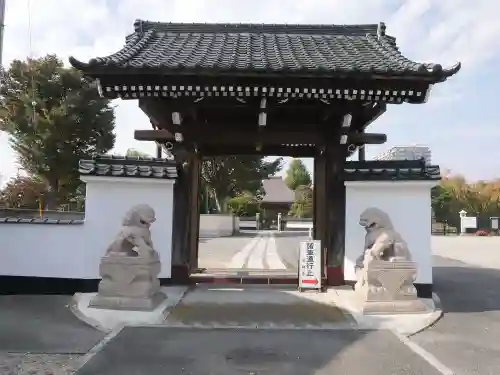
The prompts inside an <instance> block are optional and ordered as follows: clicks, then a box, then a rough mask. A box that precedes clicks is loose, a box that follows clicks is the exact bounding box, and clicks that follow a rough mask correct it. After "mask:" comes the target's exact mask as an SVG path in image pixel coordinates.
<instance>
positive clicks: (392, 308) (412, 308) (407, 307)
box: [361, 299, 429, 315]
mask: <svg viewBox="0 0 500 375" xmlns="http://www.w3.org/2000/svg"><path fill="white" fill-rule="evenodd" d="M361 311H362V312H363V314H364V315H391V314H422V313H428V312H429V308H428V307H427V306H426V304H425V303H424V302H423V301H421V300H419V299H414V300H409V301H364V302H363V304H362V309H361Z"/></svg>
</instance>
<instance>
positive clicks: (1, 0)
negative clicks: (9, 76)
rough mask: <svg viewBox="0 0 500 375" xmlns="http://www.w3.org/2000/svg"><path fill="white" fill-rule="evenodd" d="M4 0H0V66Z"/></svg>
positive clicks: (0, 61) (0, 60)
mask: <svg viewBox="0 0 500 375" xmlns="http://www.w3.org/2000/svg"><path fill="white" fill-rule="evenodd" d="M4 21H5V0H0V66H2V65H3V34H4V29H5V22H4Z"/></svg>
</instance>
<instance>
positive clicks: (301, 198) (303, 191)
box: [290, 185, 314, 218]
mask: <svg viewBox="0 0 500 375" xmlns="http://www.w3.org/2000/svg"><path fill="white" fill-rule="evenodd" d="M313 199H314V197H313V190H312V189H311V187H310V186H306V185H301V186H298V187H297V189H295V201H294V202H293V204H292V207H291V209H290V213H291V215H292V216H294V217H299V218H311V217H312V216H313Z"/></svg>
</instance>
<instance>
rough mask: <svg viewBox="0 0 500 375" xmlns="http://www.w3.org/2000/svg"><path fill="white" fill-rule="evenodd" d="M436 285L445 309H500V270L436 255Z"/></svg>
mask: <svg viewBox="0 0 500 375" xmlns="http://www.w3.org/2000/svg"><path fill="white" fill-rule="evenodd" d="M434 262H435V265H434V270H433V279H434V282H433V284H434V285H433V288H434V291H435V292H436V293H437V294H438V296H439V297H440V298H441V303H442V305H443V310H444V311H445V312H461V313H469V312H484V311H500V270H498V269H492V268H481V267H474V266H471V265H469V264H467V263H463V262H460V261H458V260H453V259H447V258H442V257H438V256H435V257H434Z"/></svg>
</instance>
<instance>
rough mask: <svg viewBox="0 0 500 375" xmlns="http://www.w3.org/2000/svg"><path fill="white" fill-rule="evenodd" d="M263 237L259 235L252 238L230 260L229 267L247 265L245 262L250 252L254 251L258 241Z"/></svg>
mask: <svg viewBox="0 0 500 375" xmlns="http://www.w3.org/2000/svg"><path fill="white" fill-rule="evenodd" d="M261 238H262V237H261V236H259V235H258V236H257V237H254V238H252V239H251V240H250V241H249V242H248V243H247V244H246V245H245V246H244V247H243V249H241V250H240V251H238V252H237V253H236V254H235V255H234V256H233V258H232V259H231V262H229V265H228V268H243V267H244V266H245V263H246V261H247V259H248V256H249V255H250V253H251V252H252V251H253V249H254V247H255V245H256V244H257V241H260V239H261Z"/></svg>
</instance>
